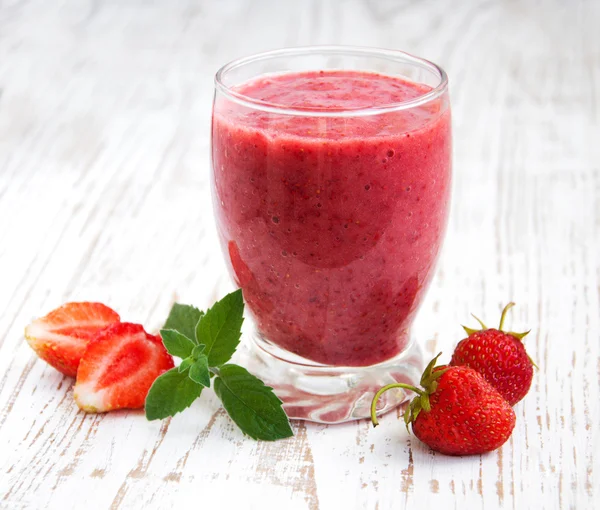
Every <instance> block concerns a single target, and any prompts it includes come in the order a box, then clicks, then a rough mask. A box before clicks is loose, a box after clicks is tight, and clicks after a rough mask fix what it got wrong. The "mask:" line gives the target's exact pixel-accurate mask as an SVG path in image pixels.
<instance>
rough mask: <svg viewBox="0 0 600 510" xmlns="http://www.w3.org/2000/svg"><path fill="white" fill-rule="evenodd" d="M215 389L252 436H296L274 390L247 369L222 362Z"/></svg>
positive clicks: (261, 437)
mask: <svg viewBox="0 0 600 510" xmlns="http://www.w3.org/2000/svg"><path fill="white" fill-rule="evenodd" d="M207 315H208V314H207ZM214 388H215V393H216V394H217V396H218V397H219V398H220V399H221V402H223V407H225V410H226V411H227V413H229V416H230V417H231V419H232V420H233V421H234V422H235V423H236V424H237V426H238V427H239V428H240V429H242V432H244V433H245V434H247V435H249V436H250V437H252V438H253V439H263V440H265V441H275V440H277V439H283V438H286V437H291V436H293V435H294V433H293V432H292V428H291V427H290V422H289V420H288V417H287V415H286V414H285V412H284V411H283V408H282V407H281V400H279V398H277V396H276V395H275V393H273V389H272V388H270V387H268V386H265V384H264V383H263V382H262V381H261V380H260V379H258V378H257V377H254V376H253V375H252V374H250V373H249V372H248V371H247V370H246V369H245V368H242V367H240V366H238V365H232V364H231V365H223V366H222V367H221V368H220V369H219V376H218V377H217V378H216V379H215V386H214Z"/></svg>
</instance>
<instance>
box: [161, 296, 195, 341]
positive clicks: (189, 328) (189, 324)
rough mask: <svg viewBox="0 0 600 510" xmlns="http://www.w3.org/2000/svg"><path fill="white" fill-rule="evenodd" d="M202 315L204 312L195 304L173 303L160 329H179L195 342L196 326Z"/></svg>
mask: <svg viewBox="0 0 600 510" xmlns="http://www.w3.org/2000/svg"><path fill="white" fill-rule="evenodd" d="M203 315H204V312H201V311H200V310H198V308H196V307H195V306H191V305H180V304H179V303H175V304H174V305H173V307H172V308H171V312H170V313H169V317H168V318H167V322H165V325H164V326H163V328H162V329H174V330H175V331H179V332H180V333H181V334H182V335H184V336H186V337H188V338H189V339H191V340H192V341H193V342H194V343H195V344H196V343H198V342H196V326H197V324H198V321H199V320H200V318H201V317H202V316H203Z"/></svg>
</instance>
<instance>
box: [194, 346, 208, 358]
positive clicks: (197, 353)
mask: <svg viewBox="0 0 600 510" xmlns="http://www.w3.org/2000/svg"><path fill="white" fill-rule="evenodd" d="M204 349H206V345H204V344H200V345H197V346H196V347H194V350H193V351H192V358H194V359H198V358H199V357H200V356H202V353H203V352H204Z"/></svg>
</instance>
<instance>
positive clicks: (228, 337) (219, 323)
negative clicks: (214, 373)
mask: <svg viewBox="0 0 600 510" xmlns="http://www.w3.org/2000/svg"><path fill="white" fill-rule="evenodd" d="M243 314H244V300H243V298H242V291H241V289H238V290H236V291H235V292H232V293H231V294H227V296H225V297H224V298H223V299H221V300H220V301H217V302H216V303H215V304H214V305H213V306H212V308H210V309H209V310H207V311H206V314H205V315H204V316H203V317H202V319H200V322H199V323H198V325H197V326H196V340H197V341H198V343H201V344H204V345H206V356H207V357H208V364H209V365H210V366H211V367H218V366H220V365H222V364H224V363H227V362H228V361H229V359H230V358H231V356H232V355H233V353H234V352H235V349H236V348H237V346H238V344H239V343H240V336H241V334H242V333H241V329H242V322H244V318H243Z"/></svg>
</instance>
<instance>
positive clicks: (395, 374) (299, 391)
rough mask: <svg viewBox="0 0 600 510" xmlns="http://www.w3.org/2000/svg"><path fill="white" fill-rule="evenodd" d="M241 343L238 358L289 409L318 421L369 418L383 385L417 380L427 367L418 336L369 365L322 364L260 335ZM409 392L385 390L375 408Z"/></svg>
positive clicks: (388, 405)
mask: <svg viewBox="0 0 600 510" xmlns="http://www.w3.org/2000/svg"><path fill="white" fill-rule="evenodd" d="M242 345H243V348H240V349H238V356H239V361H240V363H241V364H242V366H244V367H245V368H247V369H248V370H249V371H250V373H252V374H254V375H256V376H257V377H260V378H261V379H262V380H263V381H264V382H265V384H267V385H268V386H271V387H272V388H273V389H274V390H275V393H276V394H277V396H278V397H279V398H280V399H281V400H282V401H283V406H284V409H285V411H286V413H287V415H288V416H289V417H290V418H291V419H298V420H308V421H314V422H318V423H342V422H346V421H351V420H359V419H362V418H368V417H370V414H371V400H372V399H373V396H374V395H375V392H376V391H377V390H378V389H379V388H381V387H382V386H385V385H386V384H390V383H394V382H403V383H407V384H413V385H417V384H418V382H419V379H420V378H421V373H422V371H423V355H422V352H421V349H420V348H419V346H418V344H417V343H416V342H414V341H411V342H410V343H409V344H408V346H407V347H406V349H405V350H404V351H403V352H401V353H400V354H399V355H397V356H396V357H394V358H391V359H389V360H386V361H384V362H382V363H378V364H377V365H371V366H366V367H337V366H330V365H321V364H318V363H314V362H312V361H310V360H306V359H304V358H300V357H299V356H295V355H294V354H291V353H289V352H288V351H285V350H283V349H281V348H279V347H277V346H275V345H273V344H271V343H269V342H266V341H265V340H263V339H261V338H257V337H256V336H253V337H251V340H250V341H248V342H246V343H245V344H242ZM410 394H411V392H407V391H405V390H402V389H395V390H390V391H387V392H385V393H384V394H383V395H382V397H381V398H380V399H379V402H378V405H377V414H378V415H381V414H384V413H387V412H388V411H391V410H392V409H394V408H396V407H397V406H399V405H400V404H401V403H402V402H404V401H405V400H407V399H408V398H409V397H410Z"/></svg>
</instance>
